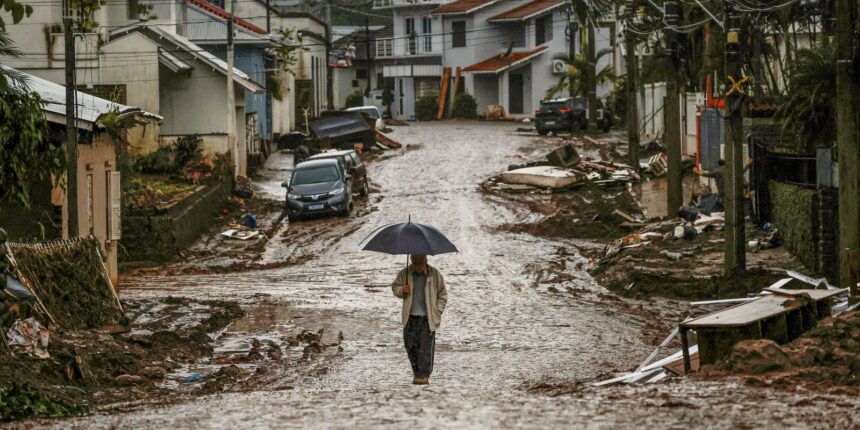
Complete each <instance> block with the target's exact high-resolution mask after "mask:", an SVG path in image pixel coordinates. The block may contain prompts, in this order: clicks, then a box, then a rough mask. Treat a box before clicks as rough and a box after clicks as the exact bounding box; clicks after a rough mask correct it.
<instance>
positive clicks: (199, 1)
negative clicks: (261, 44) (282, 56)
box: [189, 0, 267, 34]
mask: <svg viewBox="0 0 860 430" xmlns="http://www.w3.org/2000/svg"><path fill="white" fill-rule="evenodd" d="M189 2H190V3H191V4H193V5H194V6H197V7H199V8H201V9H203V10H205V11H207V12H209V13H211V14H213V15H215V16H217V17H219V18H224V19H225V20H228V19H230V12H227V11H226V10H224V9H221V8H220V7H218V6H215V5H214V4H212V3H209V2H208V1H204V0H189ZM233 22H235V23H236V25H241V26H242V27H245V28H247V29H248V30H251V31H253V32H254V33H259V34H266V33H267V31H266V30H263V29H262V28H260V27H257V26H256V25H254V24H251V23H250V22H248V21H246V20H244V19H242V18H239V17H233Z"/></svg>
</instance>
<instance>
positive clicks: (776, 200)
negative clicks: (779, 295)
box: [768, 181, 820, 271]
mask: <svg viewBox="0 0 860 430" xmlns="http://www.w3.org/2000/svg"><path fill="white" fill-rule="evenodd" d="M768 187H769V189H770V205H771V221H772V223H773V225H775V226H776V227H777V228H778V229H779V232H780V236H781V237H782V241H783V246H785V247H786V248H787V249H788V250H789V251H791V253H792V254H794V255H796V256H797V258H798V259H800V261H801V262H802V263H803V264H804V265H805V266H806V267H807V268H808V269H810V270H813V271H817V270H818V268H819V266H820V265H819V240H820V237H819V235H820V228H819V225H820V224H819V223H820V221H819V215H820V206H819V205H820V198H819V194H818V191H816V190H814V189H811V188H804V187H799V186H797V185H791V184H786V183H782V182H776V181H770V182H769V183H768Z"/></svg>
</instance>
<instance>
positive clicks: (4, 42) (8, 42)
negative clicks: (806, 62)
mask: <svg viewBox="0 0 860 430" xmlns="http://www.w3.org/2000/svg"><path fill="white" fill-rule="evenodd" d="M0 57H11V58H21V51H20V50H18V48H16V47H15V45H13V44H12V39H11V38H10V37H9V33H7V32H6V30H0ZM13 83H14V85H13ZM26 87H27V82H26V78H25V75H24V74H23V73H21V72H18V71H17V70H12V69H8V68H5V67H0V93H2V92H7V91H15V90H17V89H19V88H26Z"/></svg>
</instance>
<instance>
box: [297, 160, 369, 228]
mask: <svg viewBox="0 0 860 430" xmlns="http://www.w3.org/2000/svg"><path fill="white" fill-rule="evenodd" d="M281 186H283V187H285V188H286V189H287V199H286V200H287V201H286V206H287V215H288V216H289V218H290V220H291V221H292V220H295V219H296V218H298V217H301V216H303V215H311V214H322V213H332V212H334V213H337V214H339V215H344V216H348V215H349V214H350V213H351V211H352V192H351V187H352V177H351V176H350V175H348V174H346V172H345V171H344V170H343V168H342V167H341V166H340V163H339V162H338V161H337V160H336V159H325V160H312V161H305V162H304V163H299V164H298V165H296V167H295V169H293V175H292V177H291V179H290V181H289V182H284V183H282V184H281Z"/></svg>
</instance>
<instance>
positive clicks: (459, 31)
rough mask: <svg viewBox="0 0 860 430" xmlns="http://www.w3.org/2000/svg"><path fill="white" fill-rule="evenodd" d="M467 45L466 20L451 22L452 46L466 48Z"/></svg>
mask: <svg viewBox="0 0 860 430" xmlns="http://www.w3.org/2000/svg"><path fill="white" fill-rule="evenodd" d="M465 46H466V21H454V22H452V23H451V47H452V48H464V47H465Z"/></svg>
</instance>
